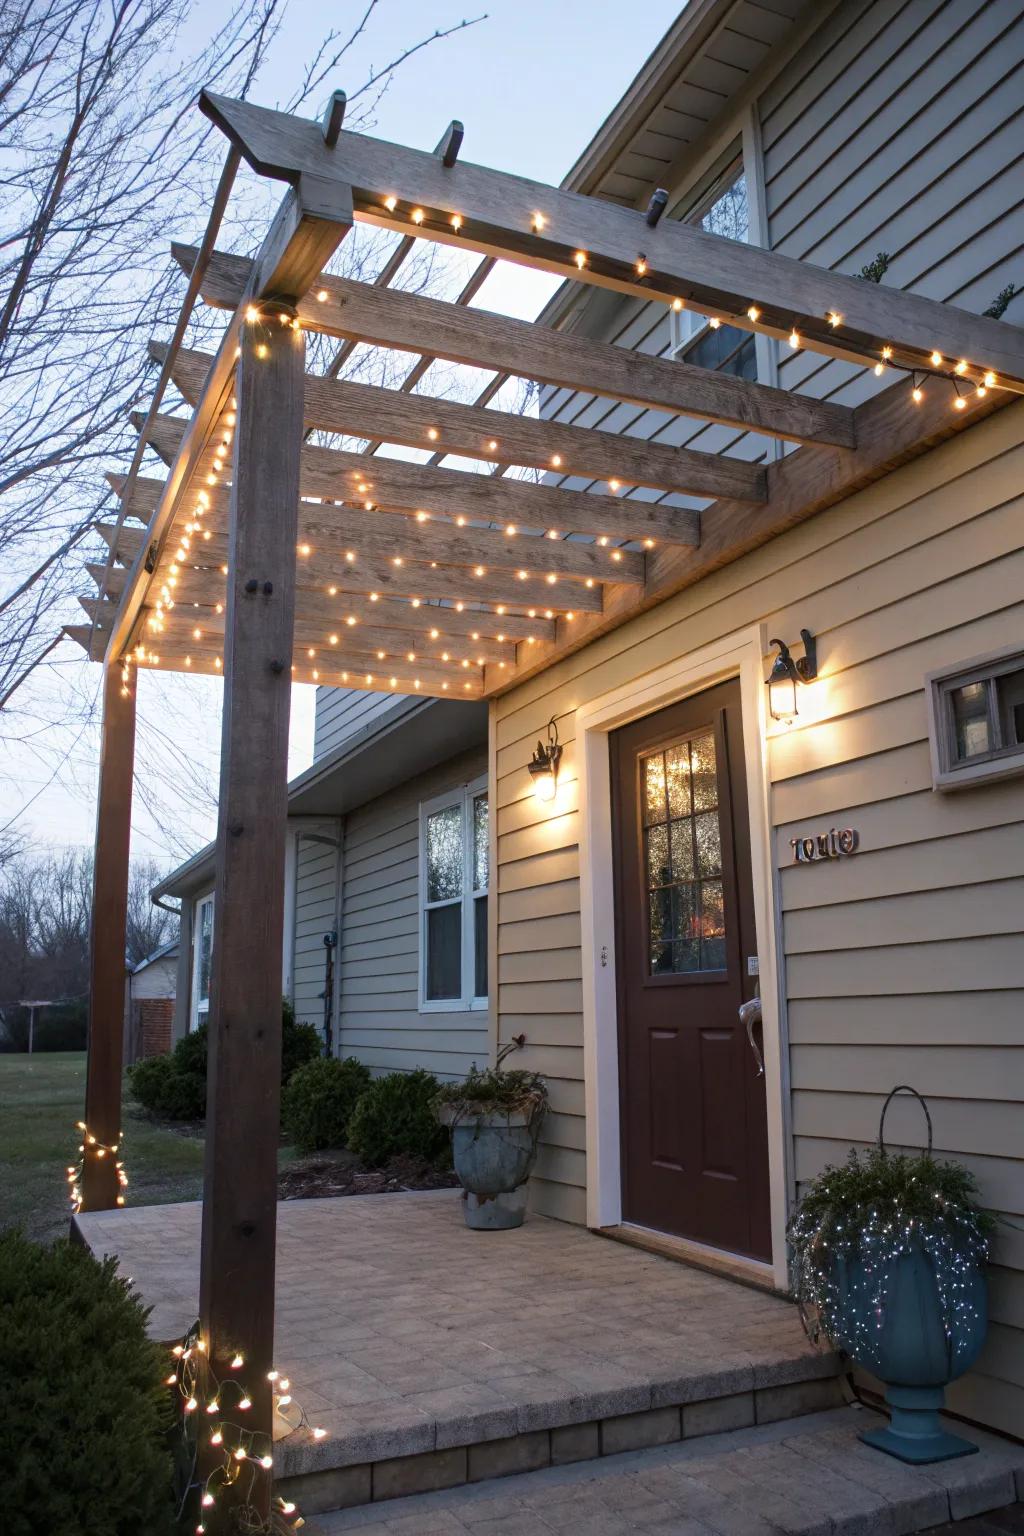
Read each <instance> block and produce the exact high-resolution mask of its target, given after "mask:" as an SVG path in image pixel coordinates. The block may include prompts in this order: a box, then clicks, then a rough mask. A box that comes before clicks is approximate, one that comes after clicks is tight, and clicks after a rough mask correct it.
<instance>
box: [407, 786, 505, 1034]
mask: <svg viewBox="0 0 1024 1536" xmlns="http://www.w3.org/2000/svg"><path fill="white" fill-rule="evenodd" d="M488 833H489V825H488V807H487V790H486V781H485V780H483V779H480V780H478V781H476V782H475V783H473V784H468V785H466V786H464V787H463V788H461V789H457V790H453V791H452V792H451V793H450V794H447V795H441V796H439V797H438V798H437V799H436V800H431V801H428V802H427V803H426V804H424V805H421V806H420V908H421V926H420V1007H421V1008H422V1009H424V1010H428V1011H429V1010H444V1009H448V1010H454V1009H461V1008H484V1007H486V1005H487V886H488V876H489V868H488V865H489V844H488Z"/></svg>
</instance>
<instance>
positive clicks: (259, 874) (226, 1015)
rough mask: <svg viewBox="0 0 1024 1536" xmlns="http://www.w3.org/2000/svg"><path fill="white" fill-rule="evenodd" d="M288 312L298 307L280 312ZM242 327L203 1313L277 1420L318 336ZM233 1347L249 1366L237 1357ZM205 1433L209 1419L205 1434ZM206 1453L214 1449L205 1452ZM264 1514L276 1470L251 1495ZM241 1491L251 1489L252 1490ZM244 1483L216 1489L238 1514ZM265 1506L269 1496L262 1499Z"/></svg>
mask: <svg viewBox="0 0 1024 1536" xmlns="http://www.w3.org/2000/svg"><path fill="white" fill-rule="evenodd" d="M280 314H281V315H282V316H284V317H285V318H287V311H286V310H284V309H281V310H280ZM262 316H263V318H262V319H261V320H260V321H259V322H257V323H250V324H246V325H244V326H243V327H242V329H241V333H240V343H241V345H240V357H239V361H238V370H237V424H236V427H235V439H234V469H233V472H232V485H231V499H230V537H229V554H228V572H229V574H228V581H227V603H226V614H225V618H226V628H225V649H224V703H223V725H222V736H221V776H220V806H219V818H218V825H217V861H216V904H215V908H214V941H213V974H212V980H211V993H210V1041H209V1073H208V1089H207V1120H206V1166H205V1180H204V1191H203V1232H202V1262H201V1277H200V1319H201V1324H202V1333H203V1339H204V1342H205V1345H206V1348H207V1349H208V1352H209V1360H210V1365H211V1368H212V1371H213V1373H214V1377H215V1378H216V1379H218V1380H221V1381H224V1380H225V1379H227V1378H232V1377H233V1378H234V1379H235V1380H236V1381H238V1380H240V1379H242V1378H244V1383H245V1388H246V1390H247V1392H248V1395H249V1398H250V1399H251V1403H252V1406H251V1408H249V1409H248V1410H247V1411H246V1412H238V1411H237V1408H236V1403H235V1401H234V1400H228V1401H226V1402H225V1405H224V1406H225V1417H226V1418H229V1419H231V1420H232V1421H237V1420H241V1421H242V1425H243V1427H244V1429H245V1430H246V1431H249V1432H253V1433H255V1434H258V1435H267V1436H268V1437H269V1436H270V1434H271V1431H272V1415H273V1397H272V1386H271V1383H270V1381H269V1380H268V1378H267V1373H268V1371H269V1370H270V1368H271V1365H272V1360H273V1345H274V1259H275V1239H276V1218H277V1139H278V1118H279V1101H280V1073H281V952H282V923H283V915H284V914H283V904H284V868H285V831H286V816H287V764H288V716H289V703H290V696H291V661H292V631H293V618H294V606H295V539H296V520H297V507H298V496H299V450H300V445H301V442H302V433H303V376H304V366H305V352H306V349H305V338H304V336H303V334H302V332H301V331H299V330H298V329H293V328H292V326H291V325H290V324H281V323H280V320H279V318H278V314H277V312H275V306H272V305H268V304H267V303H266V302H264V304H263V305H262ZM236 1354H240V1355H241V1356H242V1357H243V1360H244V1369H243V1370H241V1371H239V1370H234V1371H233V1370H232V1369H231V1361H232V1359H233V1357H234V1356H235V1355H236ZM202 1433H203V1428H202V1426H201V1427H200V1434H202ZM201 1466H202V1461H201ZM242 1481H243V1482H244V1483H245V1485H246V1487H245V1489H244V1490H243V1494H244V1495H247V1496H249V1497H251V1500H252V1502H253V1503H255V1504H256V1505H257V1507H258V1508H259V1512H260V1513H261V1515H262V1516H263V1518H264V1519H266V1518H267V1515H268V1513H269V1500H270V1479H269V1477H258V1478H257V1479H256V1480H255V1487H254V1489H253V1491H252V1493H251V1495H249V1493H248V1479H243V1480H242ZM241 1496H242V1495H241V1494H240V1497H241ZM232 1497H233V1495H232V1491H231V1489H226V1490H225V1491H224V1492H223V1493H218V1494H217V1509H218V1510H220V1511H221V1512H220V1513H219V1514H218V1513H216V1511H215V1510H214V1509H210V1510H209V1511H205V1512H204V1515H205V1516H207V1517H208V1518H206V1524H207V1528H208V1529H210V1530H212V1529H214V1526H213V1523H212V1522H213V1519H214V1518H216V1519H217V1520H218V1522H221V1521H224V1520H225V1519H227V1514H226V1511H227V1510H228V1509H230V1506H231V1502H232ZM260 1506H262V1507H260Z"/></svg>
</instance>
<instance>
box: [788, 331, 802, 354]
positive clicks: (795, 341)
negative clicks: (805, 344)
mask: <svg viewBox="0 0 1024 1536" xmlns="http://www.w3.org/2000/svg"><path fill="white" fill-rule="evenodd" d="M789 344H790V346H791V347H792V348H793V351H794V352H795V351H796V349H797V347H799V345H800V333H799V331H798V330H797V328H796V326H795V325H794V327H793V329H792V330H791V331H790V333H789Z"/></svg>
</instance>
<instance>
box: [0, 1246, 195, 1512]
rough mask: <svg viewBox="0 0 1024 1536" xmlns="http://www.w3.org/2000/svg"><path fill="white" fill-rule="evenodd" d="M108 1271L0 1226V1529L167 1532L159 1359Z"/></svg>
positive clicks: (166, 1401) (110, 1266) (164, 1405)
mask: <svg viewBox="0 0 1024 1536" xmlns="http://www.w3.org/2000/svg"><path fill="white" fill-rule="evenodd" d="M116 1268H117V1265H116V1260H114V1259H106V1260H104V1261H103V1263H98V1262H97V1261H96V1260H95V1259H94V1258H93V1257H92V1256H91V1255H90V1254H89V1253H88V1252H87V1251H86V1250H85V1249H84V1248H81V1247H79V1246H77V1245H73V1244H71V1243H69V1242H66V1241H61V1242H58V1243H55V1244H53V1246H52V1247H43V1246H42V1245H41V1244H38V1243H32V1242H29V1240H28V1239H27V1238H25V1237H23V1236H22V1234H21V1233H20V1232H17V1231H15V1230H14V1229H13V1228H12V1229H8V1230H7V1231H4V1232H2V1233H0V1317H2V1318H3V1335H4V1394H3V1395H4V1403H3V1412H2V1413H0V1482H2V1485H3V1490H4V1496H3V1502H4V1517H3V1518H4V1526H3V1529H4V1532H5V1536H40V1533H42V1532H47V1533H51V1532H52V1533H54V1536H56V1533H58V1532H59V1533H60V1536H140V1533H142V1532H145V1533H146V1536H169V1533H170V1532H172V1531H173V1530H174V1522H173V1510H172V1503H171V1456H170V1452H169V1449H168V1444H167V1438H166V1437H167V1431H168V1429H169V1426H170V1415H171V1405H170V1398H169V1396H168V1392H167V1388H166V1386H164V1385H163V1384H162V1383H163V1380H164V1377H165V1374H166V1368H167V1367H166V1361H165V1358H164V1355H163V1352H162V1351H161V1349H160V1348H159V1346H158V1345H156V1344H154V1343H152V1342H151V1341H150V1340H149V1339H148V1338H147V1337H146V1316H147V1311H146V1308H144V1307H143V1305H142V1303H141V1301H140V1300H139V1298H138V1297H136V1296H134V1295H133V1294H132V1292H131V1290H130V1289H129V1286H128V1282H127V1281H126V1280H123V1279H121V1278H119V1277H118V1275H117V1273H116Z"/></svg>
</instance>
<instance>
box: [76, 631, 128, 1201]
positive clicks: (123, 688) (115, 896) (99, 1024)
mask: <svg viewBox="0 0 1024 1536" xmlns="http://www.w3.org/2000/svg"><path fill="white" fill-rule="evenodd" d="M82 627H83V628H85V630H86V645H87V646H88V644H89V640H90V638H91V637H90V636H89V633H88V626H82ZM134 764H135V685H134V679H133V678H129V680H128V682H127V683H124V684H123V683H122V681H121V669H120V667H119V666H118V665H116V664H115V663H113V662H108V664H107V666H106V667H105V669H104V675H103V725H102V734H101V738H100V782H99V795H98V800H97V807H96V852H95V861H94V866H93V888H92V923H91V925H90V932H91V940H90V945H89V1050H88V1056H87V1059H86V1069H85V1123H86V1125H87V1127H88V1132H89V1135H90V1136H92V1137H95V1139H96V1143H97V1144H100V1143H102V1145H103V1146H104V1147H106V1148H110V1147H113V1146H115V1145H117V1144H119V1143H120V1139H121V1066H122V1057H123V1039H124V983H125V958H124V951H125V930H126V925H127V919H128V852H129V844H130V842H131V824H132V781H133V775H134ZM83 1139H84V1138H83ZM117 1162H118V1159H117V1158H115V1157H113V1156H111V1155H110V1153H109V1152H105V1153H101V1154H100V1155H97V1148H95V1147H93V1146H92V1145H91V1144H89V1143H88V1142H87V1143H86V1148H85V1153H84V1160H83V1171H82V1184H81V1193H82V1209H83V1210H85V1211H109V1210H112V1209H113V1208H114V1207H115V1206H116V1204H117V1197H118V1195H119V1194H120V1189H119V1187H118V1176H117Z"/></svg>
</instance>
